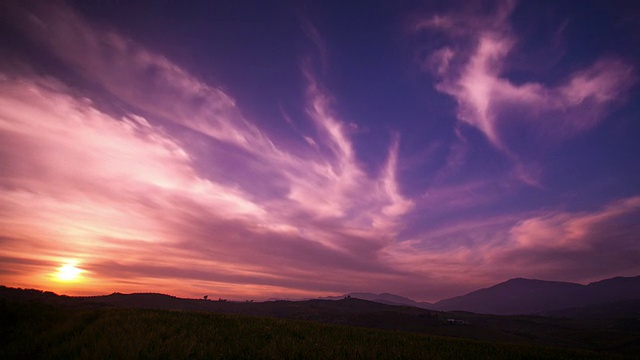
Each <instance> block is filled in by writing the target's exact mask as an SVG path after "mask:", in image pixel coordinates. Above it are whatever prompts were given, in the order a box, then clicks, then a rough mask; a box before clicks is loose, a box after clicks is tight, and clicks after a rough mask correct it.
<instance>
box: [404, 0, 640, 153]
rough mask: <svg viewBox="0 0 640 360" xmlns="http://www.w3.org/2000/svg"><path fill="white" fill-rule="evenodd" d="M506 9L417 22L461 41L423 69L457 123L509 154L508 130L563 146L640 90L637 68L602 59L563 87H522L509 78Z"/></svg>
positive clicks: (512, 41) (513, 39) (510, 38)
mask: <svg viewBox="0 0 640 360" xmlns="http://www.w3.org/2000/svg"><path fill="white" fill-rule="evenodd" d="M499 4H500V5H499V6H497V8H496V9H495V10H494V12H493V13H492V14H490V15H478V14H477V13H472V12H466V13H461V14H453V15H444V16H443V15H436V16H433V17H431V18H428V19H421V20H419V21H417V22H416V23H415V24H416V25H415V26H414V29H415V30H416V31H431V32H434V31H439V32H442V33H444V34H445V35H447V36H449V37H450V38H451V39H453V40H454V41H453V44H452V45H451V46H446V47H443V48H440V49H438V50H435V51H434V52H433V53H432V54H431V55H430V56H429V57H427V59H426V60H425V66H424V68H425V69H428V70H430V71H431V72H433V73H434V75H436V77H437V78H439V83H438V85H437V89H438V90H439V91H441V92H443V93H446V94H449V95H451V96H452V97H454V98H455V99H456V100H457V103H458V119H459V120H460V121H462V122H464V123H466V124H469V125H471V126H473V127H476V128H477V129H478V130H480V131H482V133H483V134H484V135H485V136H486V137H487V139H488V140H489V142H490V143H491V144H493V145H494V146H495V147H496V148H498V149H500V150H502V151H504V152H506V153H508V154H510V155H512V149H511V146H510V144H509V138H508V137H509V134H508V132H507V129H508V127H509V126H512V125H511V124H512V123H514V122H518V123H521V124H522V125H524V126H525V127H526V128H527V130H528V131H529V132H539V133H543V134H544V137H545V139H546V140H548V139H550V138H551V139H556V140H557V139H564V138H567V137H570V136H573V135H575V134H578V133H581V132H584V131H586V130H588V129H590V128H592V127H593V126H595V125H597V124H598V123H599V122H601V121H603V120H604V118H605V115H606V110H607V109H608V107H609V106H610V105H611V104H614V103H615V102H616V101H618V100H620V99H621V98H623V97H624V95H625V94H626V93H627V91H628V89H629V88H630V87H631V85H632V84H633V83H634V78H635V76H634V69H633V67H632V66H631V65H630V64H628V63H627V62H626V61H624V60H622V59H619V58H616V57H603V58H600V59H599V60H597V61H596V62H595V63H594V64H592V65H590V66H588V67H586V68H585V69H582V70H579V71H576V72H574V73H573V74H568V75H567V77H566V79H565V80H563V81H561V82H560V83H559V84H558V85H547V84H543V83H538V82H526V83H522V84H516V83H514V82H512V81H511V80H510V79H509V78H507V77H506V76H505V72H506V71H507V70H508V69H509V64H508V56H509V55H512V53H513V52H515V51H516V50H517V48H516V44H517V43H518V38H517V35H516V34H515V33H514V32H513V30H511V28H510V26H509V22H508V21H509V16H510V14H511V12H512V11H513V8H514V5H515V2H501V3H499Z"/></svg>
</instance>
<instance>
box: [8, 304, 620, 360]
mask: <svg viewBox="0 0 640 360" xmlns="http://www.w3.org/2000/svg"><path fill="white" fill-rule="evenodd" d="M0 320H1V325H2V330H0V331H1V332H0V358H1V359H18V358H22V359H37V358H52V359H74V358H81V359H125V358H126V359H130V358H137V359H204V358H206V359H609V358H613V359H617V358H620V357H616V356H614V355H608V354H598V353H593V352H586V351H579V350H570V349H562V348H548V347H542V346H534V345H520V344H507V343H498V342H483V341H478V340H467V339H454V338H447V337H438V336H430V335H425V334H416V333H409V332H401V331H388V330H378V329H367V328H359V327H350V326H341V325H331V324H320V323H316V322H309V321H301V320H289V319H274V318H264V317H253V316H245V315H229V314H216V313H206V312H195V311H170V310H148V309H65V308H59V307H54V306H52V305H47V304H42V303H38V302H11V301H6V300H4V299H0Z"/></svg>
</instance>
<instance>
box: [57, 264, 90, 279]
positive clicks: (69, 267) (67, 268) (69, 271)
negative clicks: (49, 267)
mask: <svg viewBox="0 0 640 360" xmlns="http://www.w3.org/2000/svg"><path fill="white" fill-rule="evenodd" d="M83 272H84V270H82V269H79V268H77V267H76V266H75V264H73V263H67V264H64V265H62V266H60V267H59V268H58V271H57V272H56V273H55V278H56V280H57V281H60V282H75V281H79V280H81V274H82V273H83Z"/></svg>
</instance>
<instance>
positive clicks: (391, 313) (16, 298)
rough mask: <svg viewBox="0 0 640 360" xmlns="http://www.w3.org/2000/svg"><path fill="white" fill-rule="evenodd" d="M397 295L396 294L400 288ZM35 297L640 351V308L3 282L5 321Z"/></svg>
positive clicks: (89, 308) (94, 306) (87, 306)
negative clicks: (594, 311) (189, 294)
mask: <svg viewBox="0 0 640 360" xmlns="http://www.w3.org/2000/svg"><path fill="white" fill-rule="evenodd" d="M378 298H380V297H379V296H378ZM384 298H385V297H384V296H383V299H384ZM391 298H393V299H396V298H395V297H393V296H391ZM386 299H389V297H386ZM25 303H27V304H25ZM28 303H33V304H31V305H34V304H35V305H37V303H44V304H49V305H52V306H54V307H56V308H68V309H67V310H69V312H68V313H71V312H75V311H81V312H84V313H86V314H88V315H87V316H93V315H91V314H94V313H96V312H100V311H103V310H102V309H103V308H107V309H108V308H134V309H136V308H139V309H168V310H179V311H184V310H192V311H198V312H215V313H222V314H243V315H253V316H259V317H275V318H286V319H297V320H308V321H316V322H323V323H331V324H340V325H350V326H358V327H367V328H378V329H393V330H403V331H412V332H420V333H425V334H431V335H441V336H452V337H459V338H471V339H479V340H488V341H498V342H510V343H519V344H537V345H550V346H562V347H567V348H575V349H586V350H593V351H604V352H612V353H617V354H632V355H635V354H637V353H638V351H640V345H638V344H640V341H638V340H640V320H639V319H638V318H637V316H632V317H628V318H625V319H607V318H595V319H586V320H585V319H579V318H576V319H566V318H551V317H541V316H496V315H482V314H473V313H468V312H438V311H431V310H426V309H420V308H417V307H411V306H395V305H386V304H381V303H377V302H372V301H367V300H362V299H357V298H353V297H352V298H346V299H345V298H343V299H340V300H336V301H330V300H306V301H266V302H234V301H212V300H203V299H184V298H178V297H175V296H170V295H164V294H157V293H138V294H119V293H114V294H111V295H104V296H91V297H73V296H64V295H62V296H61V295H56V294H54V293H52V292H43V291H39V290H23V289H14V288H8V287H4V286H0V322H2V321H5V322H7V321H9V322H10V321H13V320H12V318H11V317H10V316H9V317H7V316H5V314H3V309H21V308H23V306H22V305H20V304H24V305H25V306H27V308H28V306H29V304H28ZM66 313H67V312H64V311H63V312H61V314H66ZM561 316H562V315H561ZM3 319H4V320H3ZM0 328H1V327H0Z"/></svg>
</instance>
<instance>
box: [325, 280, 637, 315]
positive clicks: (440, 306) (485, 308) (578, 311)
mask: <svg viewBox="0 0 640 360" xmlns="http://www.w3.org/2000/svg"><path fill="white" fill-rule="evenodd" d="M347 296H350V297H352V298H358V299H363V300H369V301H374V302H379V303H383V304H389V305H404V306H414V307H419V308H423V309H431V310H437V311H468V312H474V313H479V314H494V315H520V314H529V315H531V314H536V315H547V316H560V317H563V316H567V317H581V316H583V315H584V316H587V315H589V316H598V315H600V316H604V317H606V316H611V315H613V314H615V313H621V314H629V313H634V312H637V311H640V276H636V277H615V278H612V279H606V280H602V281H598V282H593V283H590V284H588V285H581V284H576V283H570V282H558V281H544V280H533V279H523V278H516V279H511V280H508V281H505V282H503V283H500V284H497V285H494V286H492V287H489V288H486V289H480V290H476V291H473V292H470V293H468V294H466V295H462V296H456V297H453V298H450V299H445V300H441V301H438V302H436V303H434V304H431V303H427V302H417V301H414V300H411V299H409V298H406V297H402V296H398V295H393V294H388V293H383V294H371V293H350V294H345V295H343V296H336V297H327V298H324V299H329V300H335V299H342V298H344V297H347Z"/></svg>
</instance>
